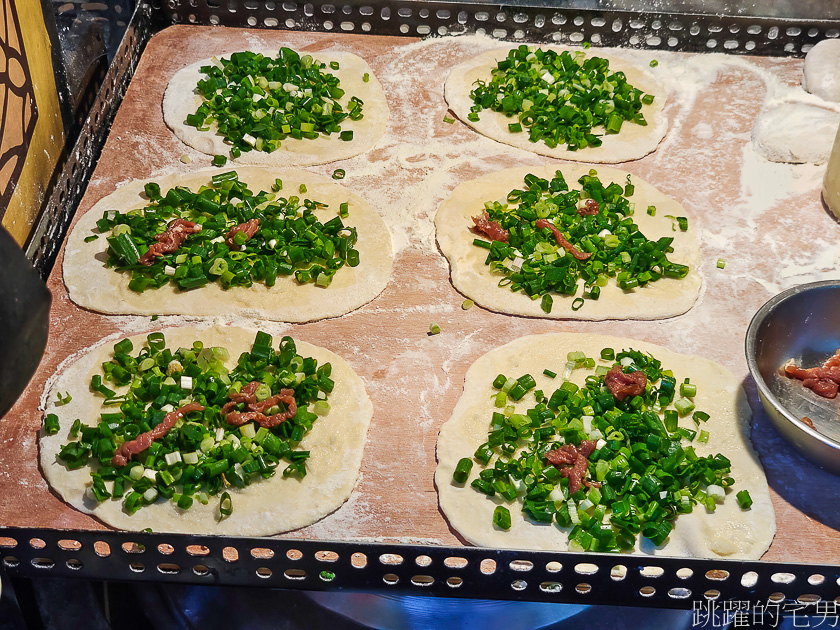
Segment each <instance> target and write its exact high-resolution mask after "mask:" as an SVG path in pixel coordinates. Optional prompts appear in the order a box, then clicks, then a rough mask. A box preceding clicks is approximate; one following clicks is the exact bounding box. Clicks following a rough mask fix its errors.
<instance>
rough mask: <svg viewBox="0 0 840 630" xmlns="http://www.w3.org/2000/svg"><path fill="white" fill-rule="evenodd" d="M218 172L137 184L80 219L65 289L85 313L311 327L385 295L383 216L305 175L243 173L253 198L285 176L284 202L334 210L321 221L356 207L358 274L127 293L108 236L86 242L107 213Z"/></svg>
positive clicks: (344, 271)
mask: <svg viewBox="0 0 840 630" xmlns="http://www.w3.org/2000/svg"><path fill="white" fill-rule="evenodd" d="M219 172H220V171H219V169H205V170H200V171H194V172H192V173H186V174H183V173H175V174H173V175H167V176H165V177H154V178H152V179H150V180H143V181H132V182H129V183H128V184H126V185H124V186H121V187H120V188H117V190H115V191H114V192H113V193H111V194H110V195H108V196H107V197H104V198H102V199H100V200H99V201H98V202H97V203H96V204H95V205H94V206H93V207H92V208H91V209H90V210H88V211H87V212H86V213H85V214H84V215H83V216H82V218H81V219H79V221H78V223H76V225H75V226H74V227H73V230H72V231H71V232H70V236H69V237H68V239H67V247H66V250H65V253H64V284H65V285H67V291H68V293H69V294H70V299H71V300H73V301H74V302H75V303H76V304H78V305H79V306H83V307H85V308H89V309H91V310H94V311H99V312H102V313H116V314H121V313H130V314H137V315H156V314H157V315H198V316H213V315H243V316H247V317H254V318H259V319H269V320H272V321H287V322H308V321H314V320H318V319H324V318H326V317H337V316H339V315H343V314H345V313H349V312H350V311H352V310H354V309H357V308H359V307H360V306H362V305H363V304H366V303H368V302H370V301H371V300H372V299H373V298H375V297H376V296H377V295H379V294H380V293H381V292H382V290H383V289H384V288H385V285H386V284H387V283H388V279H389V278H390V276H391V265H392V263H393V258H394V254H393V249H392V246H391V235H390V233H389V232H388V227H387V226H386V225H385V222H384V221H383V219H382V217H381V216H379V213H378V212H377V211H376V210H374V209H373V208H372V207H371V206H370V205H368V203H367V202H365V201H364V200H363V199H362V198H361V197H359V196H358V195H356V194H354V193H352V192H350V191H349V190H348V189H346V188H344V186H341V185H339V184H336V183H335V182H334V181H332V180H330V179H328V178H326V177H323V176H321V175H315V174H313V173H307V172H305V171H299V170H290V169H286V170H283V169H270V168H260V167H239V168H237V169H236V172H237V173H239V180H240V181H243V182H245V183H247V184H248V188H249V189H250V190H251V191H252V192H254V193H257V192H259V191H261V190H262V191H268V190H270V189H271V185H272V184H273V183H274V180H275V179H276V178H278V177H279V178H280V179H281V180H283V190H282V191H280V192H279V193H278V194H279V195H285V196H289V195H299V196H300V197H302V198H309V199H312V200H316V201H321V202H324V203H326V204H328V206H327V207H326V208H319V209H318V210H316V211H315V214H316V215H317V216H318V218H319V219H321V220H322V221H326V220H328V219H331V218H332V217H334V216H336V214H337V212H338V208H339V205H340V204H341V203H343V202H345V201H346V202H348V203H349V204H350V206H349V212H350V216H349V218H347V219H345V220H344V223H345V225H347V226H351V227H356V228H357V229H358V239H359V240H358V241H357V243H356V249H357V250H358V251H359V258H360V262H359V265H358V266H357V267H350V266H348V265H345V266H344V267H342V268H341V269H339V270H338V271H337V272H336V274H335V277H334V280H333V282H332V284H330V286H328V287H326V288H322V287H317V286H315V284H314V283H307V284H298V283H297V281H296V280H295V279H294V276H285V277H284V276H278V278H277V282H276V284H275V285H274V286H273V287H267V286H266V285H265V284H262V283H260V282H255V283H254V284H253V285H251V286H250V287H231V288H230V289H223V288H222V286H221V285H220V284H219V283H217V282H213V283H210V284H208V285H206V286H203V287H200V288H198V289H193V290H191V291H181V290H179V289H178V288H177V287H176V286H175V285H174V284H172V283H170V284H167V285H165V286H163V287H161V288H160V289H149V290H147V291H145V292H143V293H136V292H134V291H132V290H131V289H129V288H128V282H129V280H130V279H131V276H130V275H129V274H127V273H118V272H116V271H114V270H113V269H110V268H108V267H107V266H106V265H105V260H106V258H107V256H106V253H105V252H106V250H107V249H108V241H107V240H106V239H105V235H100V236H99V238H98V239H97V240H95V241H91V242H90V243H85V241H84V239H85V237H87V236H90V235H93V234H98V230H97V229H96V221H97V220H99V219H101V218H102V213H103V212H105V211H107V210H120V211H121V212H126V211H128V210H131V209H133V208H142V207H144V206H146V205H148V203H149V202H148V199H146V197H145V195H144V191H143V187H144V186H145V184H146V183H147V182H148V181H154V182H157V183H158V184H160V187H161V190H162V191H166V190H168V189H169V188H172V187H174V186H186V187H188V188H190V189H191V190H198V188H199V186H202V185H206V184H209V182H210V179H211V177H212V176H213V175H216V174H218V173H219ZM300 184H306V187H307V192H306V193H305V194H303V195H301V194H300V193H299V192H298V189H299V186H300Z"/></svg>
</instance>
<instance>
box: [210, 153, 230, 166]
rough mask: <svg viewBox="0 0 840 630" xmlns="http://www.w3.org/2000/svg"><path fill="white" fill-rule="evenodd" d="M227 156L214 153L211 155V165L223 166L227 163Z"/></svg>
mask: <svg viewBox="0 0 840 630" xmlns="http://www.w3.org/2000/svg"><path fill="white" fill-rule="evenodd" d="M227 160H228V159H227V156H226V155H214V156H213V166H224V165H225V164H227Z"/></svg>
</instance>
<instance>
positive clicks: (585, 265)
mask: <svg viewBox="0 0 840 630" xmlns="http://www.w3.org/2000/svg"><path fill="white" fill-rule="evenodd" d="M593 173H594V171H590V174H589V175H584V176H582V177H581V178H580V179H579V180H578V183H579V184H580V188H579V189H570V188H569V186H568V184H567V183H566V180H565V179H564V177H563V174H562V173H561V172H560V171H557V172H556V173H555V175H554V177H553V178H552V179H551V180H545V179H542V178H540V177H537V176H536V175H530V174H529V175H526V176H525V178H524V186H523V188H522V189H521V190H512V191H511V192H510V193H509V194H508V195H507V200H506V201H507V203H504V204H503V203H499V202H486V203H485V204H484V206H485V214H486V216H485V217H481V218H480V219H479V218H476V219H474V222H475V223H476V225H477V227H476V229H478V230H480V229H481V227H480V226H479V223H482V224H485V225H486V224H488V223H489V224H491V227H490V228H489V231H490V232H491V233H492V232H494V231H495V232H498V230H497V229H495V228H499V229H501V230H503V231H506V232H507V241H503V240H493V241H491V242H488V241H486V240H483V239H474V240H473V244H474V245H476V246H477V247H481V248H483V249H487V250H489V251H488V253H487V257H486V259H485V261H484V262H485V264H486V265H488V266H489V267H490V268H491V269H492V270H493V271H495V272H498V273H500V274H501V275H503V276H504V277H503V278H502V280H501V281H500V282H499V286H507V287H508V288H509V289H510V290H511V291H514V292H515V291H522V292H523V293H525V294H526V295H528V296H529V297H530V298H531V299H537V298H539V297H540V296H542V302H541V304H540V306H541V307H542V310H543V311H544V312H546V313H549V312H551V309H552V306H553V298H552V294H559V295H564V296H574V295H575V294H576V293H578V291H579V289H580V288H581V285H582V289H583V291H582V295H581V296H580V297H576V298H575V299H574V300H573V302H572V310H578V309H580V308H582V307H583V306H584V304H585V300H597V299H598V298H599V297H600V294H601V289H602V287H604V286H606V285H607V283H608V281H609V280H610V279H614V281H615V283H616V284H617V285H618V287H619V288H621V289H623V290H625V291H630V290H633V289H636V288H637V287H644V286H646V285H647V284H648V283H650V282H655V281H657V280H659V279H660V278H662V277H666V278H677V279H679V278H684V277H685V276H686V275H687V274H688V271H689V268H688V267H687V266H686V265H681V264H677V263H673V262H671V261H670V260H668V256H667V255H668V254H669V253H671V252H673V248H672V247H671V243H672V242H673V240H674V239H673V238H670V237H663V238H661V239H659V240H658V241H651V240H648V239H647V238H646V237H645V235H644V234H642V233H641V232H640V231H639V227H638V225H636V223H635V222H634V221H633V205H632V203H631V202H630V200H629V199H628V197H629V196H630V195H632V184H631V183H630V182H629V177H628V182H627V184H626V185H625V186H624V187H622V186H620V185H619V184H616V183H611V184H608V185H607V186H605V185H604V184H603V183H602V182H601V180H600V179H599V178H598V177H597V174H593ZM628 190H630V191H631V192H628ZM579 210H580V211H579ZM491 238H492V237H491ZM561 239H562V241H565V242H564V243H563V242H561Z"/></svg>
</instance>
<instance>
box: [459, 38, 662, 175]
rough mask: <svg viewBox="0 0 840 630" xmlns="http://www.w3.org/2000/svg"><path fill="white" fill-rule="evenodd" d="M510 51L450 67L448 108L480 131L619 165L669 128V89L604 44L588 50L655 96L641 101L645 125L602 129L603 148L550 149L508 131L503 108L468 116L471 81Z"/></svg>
mask: <svg viewBox="0 0 840 630" xmlns="http://www.w3.org/2000/svg"><path fill="white" fill-rule="evenodd" d="M541 48H552V49H553V50H558V51H559V50H573V51H577V50H581V49H564V48H560V47H557V46H548V47H545V46H542V47H541ZM509 50H510V49H509V48H501V49H498V50H489V51H486V52H483V53H481V54H480V55H477V56H475V57H473V58H472V59H468V60H467V61H465V62H463V63H460V64H458V65H457V66H455V67H454V68H452V70H451V71H450V72H449V76H448V77H447V79H446V83H445V85H444V90H443V93H444V98H446V102H447V103H448V104H449V108H450V109H451V110H452V111H453V113H454V114H455V115H456V116H458V118H459V119H461V120H462V121H463V122H464V123H466V124H467V125H469V126H470V127H472V128H473V129H475V130H476V131H477V132H478V133H480V134H482V135H484V136H487V137H488V138H492V139H493V140H496V141H498V142H503V143H504V144H509V145H511V146H514V147H518V148H520V149H525V150H526V151H531V152H533V153H537V154H539V155H546V156H548V157H554V158H561V159H564V160H572V161H575V162H595V163H599V164H600V163H607V164H616V163H618V162H626V161H628V160H636V159H638V158H641V157H644V156H645V155H647V154H648V153H651V152H652V151H654V150H655V149H656V147H657V145H658V144H659V143H660V142H661V141H662V138H664V137H665V133H666V132H667V131H668V120H667V117H666V116H665V115H664V114H663V109H664V108H665V101H666V100H667V92H666V90H665V88H664V87H663V86H662V84H660V83H659V82H658V81H656V80H655V79H653V78H652V77H651V76H650V75H649V74H648V73H647V72H646V71H645V70H643V69H642V68H640V67H639V66H637V65H635V64H634V63H632V62H630V61H628V60H627V59H624V58H622V57H621V56H620V55H617V54H615V53H614V52H613V51H612V50H609V49H600V48H599V49H598V50H593V49H589V50H588V51H587V54H588V55H590V56H596V57H602V58H604V59H607V60H609V62H610V69H611V70H623V71H624V74H625V75H626V76H627V81H628V82H629V83H630V84H631V85H633V86H634V87H637V88H639V89H640V90H642V91H643V92H645V93H647V94H653V95H654V96H655V97H656V98H655V99H654V101H653V103H651V104H650V105H643V106H642V113H643V114H644V116H645V119H646V120H647V122H648V124H647V126H645V127H643V126H641V125H637V124H635V123H630V122H625V123H624V125H622V127H621V132H620V133H617V134H604V135H603V136H602V138H601V139H602V141H603V142H602V144H601V146H600V147H586V148H585V149H579V150H577V151H569V150H567V149H566V145H559V146H557V147H555V148H553V149H552V148H550V147H548V146H547V145H546V144H545V143H544V142H531V141H530V140H529V139H528V134H527V133H525V132H522V133H511V132H510V131H509V130H508V124H509V123H510V122H511V121H512V120H513V119H511V118H507V117H506V116H505V115H504V114H502V113H500V112H494V111H492V110H490V109H485V110H483V111H481V112H480V113H479V120H478V121H476V122H473V121H471V120H469V119H468V118H467V115H468V114H469V113H470V108H471V107H472V106H473V104H474V103H473V100H472V99H471V98H470V91H471V90H472V85H473V83H475V81H476V80H477V79H482V80H484V81H488V80H489V79H490V71H491V70H493V69H494V68H495V67H496V64H497V62H498V61H501V60H502V59H504V58H505V56H507V53H508V51H509ZM597 129H598V128H596V130H597Z"/></svg>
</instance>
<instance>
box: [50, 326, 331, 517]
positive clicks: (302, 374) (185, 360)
mask: <svg viewBox="0 0 840 630" xmlns="http://www.w3.org/2000/svg"><path fill="white" fill-rule="evenodd" d="M229 359H230V356H229V353H228V351H227V350H226V349H225V348H221V347H209V346H205V345H204V344H203V343H202V342H201V341H195V342H194V343H193V344H192V345H190V346H189V347H186V348H178V349H174V348H168V347H167V345H166V339H165V337H164V336H163V334H162V333H153V334H151V335H149V336H148V339H147V342H146V344H145V345H144V346H143V347H142V348H139V349H138V350H137V351H136V352H134V350H133V348H132V344H131V342H130V341H129V340H127V339H126V340H123V341H121V342H120V343H118V344H116V345H115V346H114V354H113V357H112V358H111V359H110V360H109V361H107V362H106V363H104V364H102V372H101V373H99V374H95V375H94V376H93V378H92V380H91V388H92V389H93V390H94V391H96V392H98V393H100V394H102V395H103V396H104V399H103V400H102V411H101V413H100V414H99V415H98V416H97V417H89V418H86V419H85V422H84V423H82V422H81V421H79V420H76V422H74V423H73V427H72V428H71V430H70V432H69V436H70V440H69V441H68V442H67V443H66V444H64V445H63V446H62V447H61V449H60V451H59V454H58V458H59V460H60V461H61V462H62V463H63V464H64V465H65V466H67V468H68V469H71V470H74V469H78V468H82V467H84V466H89V467H90V471H91V482H92V484H91V486H90V489H89V491H88V493H89V495H90V496H91V497H92V498H94V499H95V500H96V501H104V500H106V499H108V498H113V499H119V500H122V501H123V505H124V508H125V510H126V511H127V512H128V513H133V512H136V511H137V510H139V509H140V508H142V507H143V506H145V505H148V504H151V503H154V502H157V501H161V500H167V499H169V500H172V501H173V502H174V503H175V504H176V505H177V506H178V507H179V508H181V509H184V510H186V509H189V508H190V506H191V505H192V504H193V500H194V499H196V500H198V501H199V502H200V503H202V504H207V502H208V497H210V496H217V495H218V496H220V502H219V513H220V515H221V516H228V515H230V514H231V512H232V510H233V505H232V501H231V497H230V494H229V493H228V492H227V491H226V488H228V487H229V486H234V487H237V488H244V487H246V486H248V485H250V484H251V483H256V482H259V481H260V480H261V479H268V478H270V477H272V476H274V475H275V473H276V472H277V470H278V467H279V470H282V475H283V477H289V476H295V477H304V476H305V475H306V461H307V459H308V457H309V451H305V450H301V449H300V447H299V444H300V442H301V440H302V439H303V437H304V436H305V435H306V434H307V433H308V432H309V430H310V429H311V428H312V425H313V424H314V422H315V421H316V420H318V417H319V414H318V413H315V411H316V410H318V411H321V412H322V413H326V412H328V408H325V409H324V408H322V409H317V406H318V405H319V404H321V407H323V405H324V404H326V400H327V398H328V397H329V395H330V393H331V392H332V391H333V388H334V386H335V382H334V381H333V380H332V379H331V378H330V375H331V372H332V367H331V365H330V364H329V363H325V364H324V365H318V361H317V360H316V359H313V358H311V357H305V356H301V355H300V354H298V352H297V349H296V347H295V342H294V340H293V339H292V338H291V337H283V338H282V339H281V341H280V344H279V346H278V348H277V349H276V350H275V349H274V342H273V339H272V337H271V336H270V335H268V334H266V333H263V332H259V333H257V335H256V338H255V340H254V343H253V345H252V347H251V350H250V352H245V353H243V354H242V355H241V356H240V357H239V358H238V361H237V362H236V363H235V364H234V367H233V368H232V369H228V368H227V367H226V363H228V362H229ZM103 381H106V382H108V383H109V384H111V385H112V387H113V388H114V389H110V388H108V387H106V386H105V385H103ZM254 383H257V384H258V385H256V387H255V385H254ZM246 386H248V387H251V388H252V390H253V389H254V388H255V389H256V394H255V395H256V400H257V401H260V400H267V399H269V398H270V397H272V396H275V395H276V396H278V399H279V398H280V397H281V396H293V398H294V401H295V409H294V414H293V415H291V417H288V416H287V417H286V418H285V419H283V420H282V421H281V422H280V423H279V424H275V425H273V426H271V427H270V428H266V427H264V426H259V425H257V424H255V423H254V422H250V421H249V422H245V423H244V424H243V423H239V422H237V419H238V416H237V418H233V415H232V414H235V413H237V414H238V413H239V412H243V411H245V410H246V403H243V402H240V403H237V405H236V406H234V408H233V409H232V410H226V412H225V413H224V414H223V413H222V407H223V406H224V405H225V404H226V403H230V402H231V401H232V400H233V399H234V397H235V396H236V395H237V394H238V393H239V392H240V391H242V390H243V389H244V388H245V387H246ZM282 390H286V393H283V394H281V391H282ZM288 391H291V392H292V393H291V394H288ZM189 403H195V404H193V405H191V407H189V406H188V404H189ZM184 407H186V408H187V411H186V412H184V413H183V415H181V416H180V417H179V418H178V419H177V421H176V422H175V423H174V425H172V426H171V428H170V429H169V430H168V432H166V433H165V434H164V435H163V436H162V437H161V436H157V437H154V439H153V441H152V442H151V444H150V445H149V446H148V447H147V448H146V450H144V451H141V452H140V453H133V452H132V453H133V455H132V454H130V455H128V457H125V459H124V460H123V461H127V463H125V464H124V465H121V464H120V461H118V458H115V457H114V456H115V453H117V452H118V450H119V449H120V448H121V446H122V445H123V444H124V443H126V442H131V441H133V440H135V439H137V438H138V436H139V435H141V434H144V433H148V432H149V431H151V430H152V429H153V428H155V427H156V426H158V425H159V424H160V423H161V422H163V421H164V420H165V418H166V417H167V415H168V414H169V413H170V412H173V411H175V410H177V409H179V408H184ZM276 407H277V411H275V410H274V409H275V408H274V407H271V408H270V409H266V410H265V413H266V414H268V415H272V414H275V413H283V414H284V415H285V413H286V412H289V413H291V412H292V408H291V407H290V403H289V404H287V403H286V402H284V401H282V400H281V401H280V402H278V403H277V405H276ZM190 409H192V410H190ZM229 418H231V419H232V421H234V422H237V425H238V426H236V425H234V424H229V423H228V419H229ZM256 422H259V419H257V420H256ZM44 428H45V431H46V432H47V433H55V432H57V431H58V418H57V417H56V416H55V415H53V414H50V415H48V416H47V418H46V419H45V422H44ZM120 452H122V451H120ZM123 455H124V453H123ZM115 460H117V461H115Z"/></svg>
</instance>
